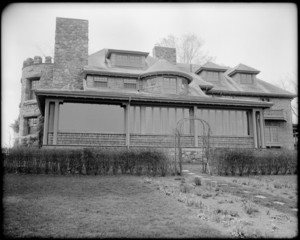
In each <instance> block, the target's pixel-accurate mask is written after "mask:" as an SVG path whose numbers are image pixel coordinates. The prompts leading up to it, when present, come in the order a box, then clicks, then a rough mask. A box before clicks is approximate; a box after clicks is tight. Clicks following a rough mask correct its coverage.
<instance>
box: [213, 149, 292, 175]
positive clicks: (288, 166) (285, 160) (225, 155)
mask: <svg viewBox="0 0 300 240" xmlns="http://www.w3.org/2000/svg"><path fill="white" fill-rule="evenodd" d="M210 152H211V153H210V162H209V164H210V169H211V171H212V173H213V174H217V175H233V176H234V175H240V176H243V175H245V174H246V175H250V174H262V175H264V174H268V175H270V174H275V175H276V174H296V173H297V151H296V150H288V149H280V150H275V149H228V148H226V149H223V148H222V149H221V148H219V149H218V148H216V149H210Z"/></svg>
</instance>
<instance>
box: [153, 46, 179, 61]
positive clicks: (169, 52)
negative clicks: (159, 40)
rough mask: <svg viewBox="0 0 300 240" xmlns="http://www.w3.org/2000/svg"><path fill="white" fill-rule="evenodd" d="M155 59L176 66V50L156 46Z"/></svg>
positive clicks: (154, 50) (154, 49)
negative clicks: (160, 59) (163, 60)
mask: <svg viewBox="0 0 300 240" xmlns="http://www.w3.org/2000/svg"><path fill="white" fill-rule="evenodd" d="M153 57H155V58H163V59H165V60H167V61H169V62H170V63H173V64H176V48H169V47H160V46H155V47H154V48H153Z"/></svg>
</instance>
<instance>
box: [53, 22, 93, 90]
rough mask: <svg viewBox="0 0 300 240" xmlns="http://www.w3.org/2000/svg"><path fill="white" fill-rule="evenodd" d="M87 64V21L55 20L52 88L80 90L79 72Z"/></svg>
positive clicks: (81, 84) (81, 85) (80, 78)
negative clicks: (70, 87) (66, 87)
mask: <svg viewBox="0 0 300 240" xmlns="http://www.w3.org/2000/svg"><path fill="white" fill-rule="evenodd" d="M87 64H88V21H87V20H80V19H70V18H56V31H55V52H54V69H53V87H54V88H63V87H64V86H66V85H68V86H72V88H73V89H82V88H83V83H82V76H81V71H82V69H83V66H84V65H87Z"/></svg>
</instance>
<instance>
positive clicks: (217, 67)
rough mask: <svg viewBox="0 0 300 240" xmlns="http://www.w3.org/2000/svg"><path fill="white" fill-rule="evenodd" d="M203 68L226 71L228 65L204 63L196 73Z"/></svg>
mask: <svg viewBox="0 0 300 240" xmlns="http://www.w3.org/2000/svg"><path fill="white" fill-rule="evenodd" d="M203 70H214V71H218V72H225V71H226V70H228V67H225V66H221V65H218V64H216V63H213V62H207V63H205V64H204V65H202V66H201V67H200V68H199V69H198V70H197V71H196V72H195V73H196V74H198V73H200V72H202V71H203Z"/></svg>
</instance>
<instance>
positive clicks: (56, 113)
mask: <svg viewBox="0 0 300 240" xmlns="http://www.w3.org/2000/svg"><path fill="white" fill-rule="evenodd" d="M58 115H59V101H58V100H56V101H55V108H54V126H53V145H56V144H57V132H58V120H59V116H58Z"/></svg>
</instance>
